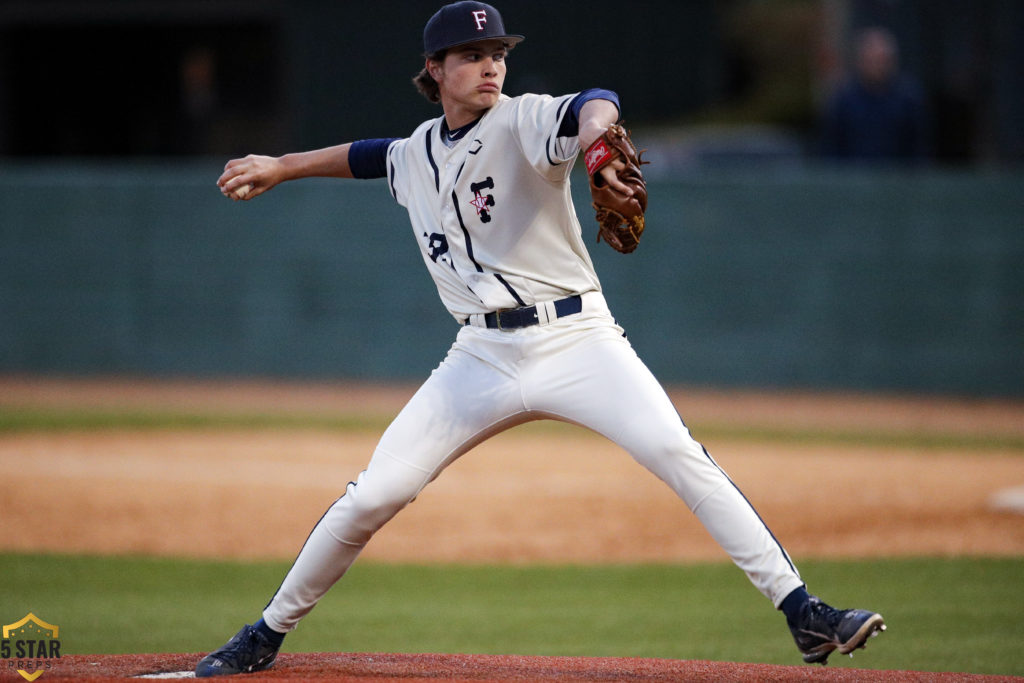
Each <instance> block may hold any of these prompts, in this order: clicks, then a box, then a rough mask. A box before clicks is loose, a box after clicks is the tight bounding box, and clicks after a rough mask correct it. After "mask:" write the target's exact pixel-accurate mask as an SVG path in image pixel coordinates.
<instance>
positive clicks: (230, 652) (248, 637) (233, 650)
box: [217, 628, 263, 668]
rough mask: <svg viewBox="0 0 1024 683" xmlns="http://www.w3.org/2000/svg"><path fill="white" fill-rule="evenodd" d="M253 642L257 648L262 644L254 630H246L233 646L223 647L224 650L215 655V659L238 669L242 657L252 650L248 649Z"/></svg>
mask: <svg viewBox="0 0 1024 683" xmlns="http://www.w3.org/2000/svg"><path fill="white" fill-rule="evenodd" d="M253 641H255V643H256V646H257V647H259V646H261V645H262V644H263V643H261V642H260V635H259V633H257V632H256V629H254V628H249V629H246V631H245V633H244V634H242V637H240V638H239V639H238V640H236V641H235V642H234V644H229V645H225V646H224V649H223V650H221V651H220V652H218V653H217V659H220V660H221V661H223V662H224V663H225V664H230V665H231V666H233V667H235V668H239V666H238V665H239V663H240V662H241V659H242V655H243V653H245V652H248V651H250V650H252V649H254V648H250V647H249V643H251V642H253Z"/></svg>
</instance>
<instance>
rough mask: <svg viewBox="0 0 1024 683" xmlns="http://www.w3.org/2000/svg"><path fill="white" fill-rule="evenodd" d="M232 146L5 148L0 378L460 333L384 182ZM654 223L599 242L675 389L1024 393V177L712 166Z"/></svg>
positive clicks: (392, 367)
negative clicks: (634, 241)
mask: <svg viewBox="0 0 1024 683" xmlns="http://www.w3.org/2000/svg"><path fill="white" fill-rule="evenodd" d="M221 164H222V161H220V160H218V161H216V162H209V163H206V162H202V161H198V162H188V163H185V164H181V165H174V166H168V165H166V164H157V163H153V164H146V163H132V164H130V165H127V164H120V163H119V164H113V163H112V164H86V163H54V164H49V163H47V164H42V163H40V164H18V165H10V164H8V165H2V166H0V373H50V374H107V373H128V374H141V375H161V376H238V375H258V376H277V377H289V378H318V379H319V378H359V379H374V380H376V379H385V380H390V379H399V380H404V381H408V380H415V379H418V378H422V377H425V376H426V374H427V373H428V372H429V371H430V370H431V369H432V368H433V367H434V366H435V365H436V364H437V363H438V362H439V361H440V360H441V358H442V357H443V355H444V353H445V351H446V349H447V348H448V346H449V344H450V343H451V340H452V338H453V337H454V335H455V333H456V331H457V329H458V328H457V325H456V323H455V322H454V320H453V319H452V318H451V317H450V316H448V314H447V312H446V311H445V310H444V309H443V307H442V306H441V304H440V303H439V301H438V299H437V296H436V293H435V291H434V287H433V284H432V282H431V281H430V279H429V277H428V276H427V274H426V271H425V269H424V268H423V266H422V263H421V257H420V255H419V252H418V250H417V248H416V244H415V242H414V240H413V238H412V235H411V229H410V227H409V225H408V223H407V221H406V220H405V215H404V212H403V210H402V209H401V208H400V207H398V206H397V205H395V204H394V202H393V201H392V200H391V198H390V195H389V194H388V192H387V189H386V186H385V184H384V182H383V181H348V182H339V181H331V180H309V181H304V182H302V183H294V184H290V185H285V186H282V187H280V188H278V189H276V190H275V191H274V192H273V193H271V194H269V195H267V196H264V197H261V198H259V199H257V200H255V201H252V202H246V203H243V202H230V201H228V200H226V199H224V198H223V197H221V196H220V194H219V192H218V191H217V188H216V187H215V185H214V181H215V179H216V177H217V176H218V175H219V172H220V167H221ZM585 188H586V186H585V183H583V182H579V181H577V182H576V190H577V192H576V202H577V207H578V208H579V210H580V212H581V213H582V214H583V217H584V220H583V223H584V231H585V232H586V233H587V235H588V236H591V235H593V234H594V232H595V227H594V225H593V223H592V221H591V220H590V218H589V208H588V205H589V199H588V196H587V195H586V189H585ZM508 210H514V207H508ZM648 220H649V226H650V228H649V231H648V232H647V233H646V235H645V239H644V242H643V244H642V245H641V247H640V249H639V250H638V251H637V252H635V253H634V254H631V255H628V256H623V255H620V254H617V253H615V252H613V251H612V250H611V249H610V248H608V247H607V246H606V245H604V244H595V245H592V247H591V253H592V255H593V257H594V260H595V263H596V265H597V268H598V272H599V275H600V276H601V278H602V281H603V284H604V288H605V291H606V295H607V297H608V299H609V301H610V303H611V305H612V308H613V311H614V313H615V315H616V317H617V318H618V319H619V321H620V322H621V323H622V324H623V325H624V327H625V328H626V330H627V332H628V333H629V336H630V338H631V340H632V341H633V344H634V345H635V346H636V347H637V349H638V350H639V352H640V354H641V356H642V357H643V358H644V359H645V360H646V361H647V363H648V365H649V366H650V367H651V368H652V369H653V370H654V371H655V373H656V374H657V375H658V376H659V377H660V378H661V379H662V380H663V381H664V382H666V383H687V384H697V385H718V386H740V387H799V388H830V389H854V390H870V391H915V392H916V391H923V392H935V393H953V394H971V395H1016V396H1019V395H1024V269H1022V264H1024V173H1019V172H1018V173H970V174H968V173H960V172H956V173H954V172H941V171H930V172H924V171H920V172H893V173H883V172H875V173H869V172H866V171H850V170H847V171H839V170H828V169H807V168H800V169H796V170H788V171H785V172H782V173H779V172H769V170H768V169H766V170H764V171H759V170H757V169H749V170H743V171H735V172H717V173H712V174H691V175H687V176H685V177H680V178H676V179H671V178H661V179H658V180H654V181H652V183H651V187H650V213H649V218H648ZM588 239H589V237H588Z"/></svg>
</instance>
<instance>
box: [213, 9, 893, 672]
mask: <svg viewBox="0 0 1024 683" xmlns="http://www.w3.org/2000/svg"><path fill="white" fill-rule="evenodd" d="M522 40H523V36H522V35H517V34H512V33H508V32H507V31H506V30H505V26H504V22H503V20H502V17H501V15H500V14H499V13H498V11H497V10H496V9H495V8H494V7H492V6H490V5H487V4H484V3H482V2H472V1H468V2H456V3H454V4H450V5H446V6H444V7H442V8H441V9H440V10H439V11H438V12H437V13H435V14H434V15H433V16H432V17H431V18H430V20H429V21H428V22H427V24H426V27H425V29H424V32H423V42H424V45H423V47H424V53H425V59H424V66H423V69H422V71H421V72H420V73H419V74H418V75H417V76H416V77H415V79H414V83H415V85H416V87H417V88H418V89H419V91H420V92H421V93H422V94H423V95H424V96H425V97H427V98H428V99H429V100H430V101H432V102H436V103H438V104H440V106H441V110H442V114H441V115H440V116H439V117H437V118H435V119H431V120H429V121H425V122H423V123H422V124H421V125H420V126H419V127H417V128H416V129H415V130H414V131H413V132H412V134H411V135H409V136H408V137H405V138H383V139H373V140H360V141H356V142H352V143H346V144H342V145H338V146H335V147H329V148H325V149H320V150H316V151H310V152H303V153H298V154H287V155H284V156H281V157H276V158H274V157H268V156H255V155H250V156H247V157H245V158H243V159H235V160H232V161H230V162H228V164H227V166H226V168H225V170H224V173H223V175H221V177H220V178H219V180H218V185H219V186H220V189H221V191H222V192H223V194H224V195H226V196H227V197H231V198H234V199H244V200H246V201H250V200H252V199H253V198H255V197H259V196H260V195H262V194H263V193H265V192H267V191H268V190H270V189H272V188H273V187H275V186H276V185H278V184H279V183H281V182H284V181H287V180H294V179H298V178H306V177H311V176H328V177H337V178H383V179H384V181H385V183H386V186H387V190H388V192H389V193H390V194H391V196H392V197H393V198H394V200H395V201H396V202H398V203H399V204H400V205H401V206H403V207H405V209H406V210H407V211H408V213H409V221H410V224H411V227H412V238H413V239H414V240H415V241H416V243H417V244H418V245H419V248H420V252H421V254H422V256H423V263H424V265H425V266H426V268H427V270H428V271H429V272H430V275H431V277H432V278H433V281H434V284H435V285H436V286H437V293H438V296H439V297H440V299H441V302H442V303H443V304H444V306H445V308H447V310H448V313H449V314H450V315H451V316H452V318H453V319H454V321H455V323H456V324H457V325H458V327H457V329H458V332H457V334H456V336H455V340H454V343H453V344H452V346H451V349H450V350H449V351H448V354H447V356H446V357H445V358H444V360H443V361H442V362H441V363H440V365H438V367H437V369H436V370H435V371H434V372H433V373H432V374H431V375H430V377H429V378H428V379H427V380H426V382H425V383H424V384H423V385H422V387H420V389H419V390H418V391H417V392H416V393H415V395H414V396H413V397H412V398H411V399H410V401H409V403H408V404H407V405H406V406H405V407H404V408H403V409H402V411H401V412H400V413H399V415H398V416H397V417H396V418H395V420H394V421H393V422H392V423H391V425H390V426H389V427H388V428H387V430H386V431H385V432H384V434H383V436H382V437H381V439H380V442H379V443H378V445H377V448H376V450H375V451H374V453H373V455H372V457H371V458H370V460H369V463H368V465H367V466H366V469H365V470H364V471H363V472H362V473H360V474H359V475H358V476H357V477H356V478H355V481H353V482H351V483H350V484H349V485H348V487H347V489H346V490H345V492H344V495H342V496H341V498H339V499H338V500H337V501H336V502H335V503H334V504H333V505H332V506H331V507H330V508H329V509H328V510H327V512H326V513H325V514H324V516H323V517H322V518H321V519H320V520H319V522H317V524H316V525H315V527H314V528H313V530H312V532H311V533H310V535H309V537H308V539H307V540H306V542H305V544H304V546H303V547H302V550H301V552H300V553H299V555H298V557H297V558H296V560H295V563H294V565H293V566H292V567H291V569H290V571H289V572H288V573H287V574H286V576H285V577H284V581H283V583H282V584H281V586H280V588H279V589H278V590H277V592H276V593H275V594H274V595H273V597H272V598H271V600H270V602H269V604H267V606H266V608H265V609H264V610H263V613H262V615H260V618H259V619H258V620H256V621H255V623H254V624H253V625H246V626H244V627H243V628H242V629H241V630H240V631H239V632H238V633H237V634H236V635H235V636H234V637H233V638H232V639H231V640H230V641H229V642H228V643H227V644H226V645H224V646H223V647H222V648H220V649H219V650H217V651H215V652H213V653H211V654H210V655H208V656H206V657H205V658H204V659H203V660H202V661H200V662H199V664H198V665H197V667H196V675H197V676H200V677H202V676H215V675H223V674H236V673H244V672H253V671H260V670H263V669H266V668H268V667H270V666H271V665H272V664H273V662H274V659H275V658H276V656H277V653H278V651H279V649H280V647H281V643H282V641H283V639H284V637H285V634H287V633H288V632H289V631H291V630H293V629H294V628H295V627H296V625H297V624H298V623H299V621H300V620H301V619H302V618H303V617H304V616H305V615H306V614H308V613H309V611H310V610H312V609H313V607H314V606H315V605H316V604H317V602H318V601H319V600H320V598H322V597H323V596H324V594H325V593H326V592H327V591H328V590H329V589H330V588H331V587H332V586H333V585H334V584H335V583H336V582H338V581H339V580H340V579H341V578H342V577H343V576H344V575H345V572H346V571H347V570H348V568H349V567H350V566H351V565H352V563H353V562H354V561H355V560H356V558H357V556H358V555H359V553H360V551H361V550H362V549H363V547H364V546H365V545H366V544H367V543H368V542H369V541H370V539H371V538H372V537H373V535H374V533H375V532H376V531H377V530H378V529H380V528H381V527H382V526H383V525H384V524H386V523H387V522H388V520H390V519H391V518H392V517H393V516H394V515H395V514H397V513H398V512H399V511H400V510H401V509H402V508H403V507H405V506H406V505H408V504H409V503H410V502H411V501H412V500H413V499H415V498H416V496H417V494H419V492H420V491H421V490H422V489H423V488H424V487H425V486H426V485H427V484H429V483H430V482H431V481H432V480H433V479H434V478H435V477H437V476H438V475H440V474H441V472H442V471H443V470H444V469H445V467H447V466H448V465H449V464H451V463H452V462H454V461H455V460H456V459H457V458H459V457H460V456H462V455H463V454H465V453H467V452H468V451H470V450H471V449H472V448H473V447H474V446H476V445H477V444H479V443H481V442H482V441H484V440H485V439H487V438H489V437H491V436H493V435H495V434H497V433H498V432H500V431H502V430H504V429H508V428H509V427H512V426H514V425H517V424H521V423H524V422H527V421H530V420H540V419H554V420H563V421H566V422H571V423H575V424H578V425H582V426H583V427H586V428H588V429H591V430H593V431H595V432H597V433H599V434H602V435H604V436H605V437H607V438H608V439H610V440H612V441H613V442H615V443H616V444H618V445H619V446H621V447H622V448H623V449H624V450H625V451H626V452H627V453H629V454H630V455H631V456H632V457H633V458H635V459H636V460H637V461H638V462H639V463H640V464H642V465H643V466H644V467H646V468H647V469H648V470H649V471H650V472H651V473H652V474H653V475H654V476H657V477H658V478H659V479H661V480H662V481H664V482H665V484H667V485H668V486H669V487H671V489H672V490H673V491H674V492H675V493H676V494H677V495H678V496H679V498H681V499H682V501H683V502H684V503H685V504H686V505H687V506H688V507H689V508H690V510H691V511H692V512H693V513H694V514H696V515H697V517H698V518H699V519H700V521H701V522H702V523H703V524H704V526H705V527H706V528H707V529H708V531H709V532H710V533H711V535H712V536H713V537H714V538H715V539H716V540H717V541H718V543H719V544H720V545H721V546H722V548H723V549H724V551H725V552H726V553H727V554H728V555H729V556H730V557H731V558H732V560H733V561H734V562H735V563H736V564H737V565H738V566H739V567H740V568H741V569H742V570H743V571H744V572H745V573H746V575H747V576H748V577H749V579H750V581H751V582H752V583H753V584H754V586H755V587H756V588H757V589H758V590H759V591H760V592H761V593H762V594H763V595H764V596H765V597H767V598H768V599H769V600H770V601H771V602H772V604H773V605H774V607H776V608H778V609H780V610H781V611H782V612H783V613H784V614H785V617H786V620H787V622H788V625H789V628H790V629H791V631H792V634H793V636H794V638H795V640H796V644H797V647H798V648H799V650H800V652H801V653H802V654H803V659H804V660H805V661H807V662H822V663H824V662H825V660H826V659H827V658H828V656H829V655H830V654H831V653H832V652H833V651H834V650H839V652H841V653H844V654H845V653H849V652H852V651H853V650H854V649H857V648H860V647H863V646H864V644H865V641H866V640H867V639H868V637H869V636H871V635H874V634H876V633H877V632H879V631H880V630H883V629H884V628H885V626H884V622H883V619H882V617H881V615H879V614H876V613H874V612H870V611H867V610H856V609H853V610H837V609H834V608H832V607H829V606H828V605H826V604H825V603H823V602H822V601H820V600H819V599H818V598H816V597H814V596H812V595H810V594H809V593H808V592H807V590H806V588H805V586H804V581H803V580H802V579H801V577H800V575H799V573H798V572H797V570H796V568H795V567H794V565H793V562H792V561H791V560H790V558H789V556H788V555H787V554H786V552H785V550H783V548H782V546H781V545H780V544H779V542H778V541H777V540H776V538H775V536H773V535H772V532H771V531H770V530H769V529H768V527H767V526H765V523H764V522H763V521H762V520H761V518H760V517H759V516H758V514H757V512H756V511H755V510H754V508H753V507H752V506H751V504H750V503H749V502H748V501H747V499H746V498H745V497H744V496H743V494H742V493H740V491H739V489H738V488H737V487H736V486H735V485H734V484H733V482H732V481H731V480H730V479H729V477H728V476H726V474H725V472H723V471H722V469H721V468H720V467H719V466H718V464H716V462H715V461H714V460H713V459H712V458H711V456H710V455H709V454H708V452H707V451H706V450H705V449H704V448H703V446H701V445H700V444H699V443H697V442H696V441H695V440H694V439H693V438H692V437H691V435H690V432H689V430H688V429H687V427H686V426H685V424H684V423H683V421H682V420H681V419H680V417H679V415H678V413H677V412H676V409H675V406H674V405H673V404H672V402H671V401H670V399H669V398H668V396H667V394H666V393H665V391H664V389H663V388H662V387H661V386H660V385H659V383H658V381H657V380H656V379H655V378H654V376H653V375H652V374H651V372H650V371H649V370H648V369H647V367H646V366H645V365H644V364H643V362H642V361H641V360H640V359H639V358H638V357H637V355H636V353H635V352H634V350H633V348H632V347H631V345H630V343H629V341H628V340H627V339H626V336H625V334H624V332H623V330H622V328H621V327H620V326H619V325H618V324H616V322H615V319H614V318H613V317H612V314H611V312H610V311H609V310H608V305H607V303H606V302H605V299H604V297H603V296H602V294H601V283H600V281H599V279H598V277H597V274H596V273H595V271H594V266H593V263H592V262H591V259H590V256H589V255H588V252H587V247H586V242H587V241H588V240H586V239H585V237H584V235H585V234H589V235H591V240H592V239H593V234H594V232H596V233H597V236H598V239H603V240H604V241H605V242H607V243H608V244H609V245H610V246H612V247H613V248H615V249H617V250H618V251H621V252H624V253H629V252H632V251H633V250H634V249H636V248H637V246H638V244H639V242H640V240H641V237H642V235H643V232H644V229H645V227H646V226H645V220H644V212H645V210H646V207H647V188H646V184H645V182H644V179H643V175H642V173H641V167H642V165H643V163H644V162H643V161H642V160H641V158H640V154H639V153H638V152H637V150H636V147H635V146H634V144H633V142H632V140H631V139H630V134H629V132H628V131H627V130H625V129H624V128H623V127H622V126H620V125H619V123H618V122H619V120H620V107H619V98H618V96H617V95H616V94H615V93H614V92H611V91H608V90H602V89H590V90H583V91H581V92H577V93H569V94H564V95H558V96H549V95H536V94H523V95H518V96H516V97H509V96H508V95H506V94H504V92H503V85H504V80H505V73H506V68H507V66H506V58H507V56H508V54H509V52H510V50H512V49H513V48H514V47H515V46H516V45H517V44H518V43H520V42H521V41H522ZM581 152H582V155H583V158H584V163H585V165H586V170H587V174H588V176H589V179H590V180H589V182H590V188H591V194H592V197H593V205H594V211H595V216H596V219H597V224H598V225H597V228H596V231H594V229H593V228H591V229H583V228H582V227H581V225H580V222H579V220H578V218H577V215H576V211H575V209H574V207H573V203H572V199H571V193H570V187H569V175H570V170H571V169H572V168H573V165H574V163H575V160H576V158H577V157H578V156H580V153H581ZM657 228H658V226H655V229H657ZM496 485H500V484H496Z"/></svg>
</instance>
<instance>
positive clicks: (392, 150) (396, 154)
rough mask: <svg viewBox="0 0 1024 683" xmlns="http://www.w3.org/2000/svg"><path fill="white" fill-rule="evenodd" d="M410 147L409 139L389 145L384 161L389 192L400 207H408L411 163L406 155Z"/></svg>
mask: <svg viewBox="0 0 1024 683" xmlns="http://www.w3.org/2000/svg"><path fill="white" fill-rule="evenodd" d="M408 146H409V139H408V138H406V139H404V140H396V141H394V142H392V143H391V144H390V145H388V149H387V153H386V155H385V159H384V160H385V174H386V175H385V177H386V178H387V181H388V191H389V192H390V193H391V196H392V197H394V198H395V201H396V202H398V204H399V205H400V206H406V200H407V197H408V196H409V173H408V169H409V161H408V159H407V153H406V152H407V148H408Z"/></svg>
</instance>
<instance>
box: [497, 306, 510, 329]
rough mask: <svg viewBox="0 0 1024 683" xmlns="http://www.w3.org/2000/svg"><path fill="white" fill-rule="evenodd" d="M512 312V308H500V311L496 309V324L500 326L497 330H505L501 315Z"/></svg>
mask: <svg viewBox="0 0 1024 683" xmlns="http://www.w3.org/2000/svg"><path fill="white" fill-rule="evenodd" d="M511 310H512V309H511V308H499V309H496V310H495V311H494V322H495V323H497V325H498V327H497V328H496V329H499V330H503V329H504V328H503V327H502V326H501V314H502V313H504V312H505V311H511Z"/></svg>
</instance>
